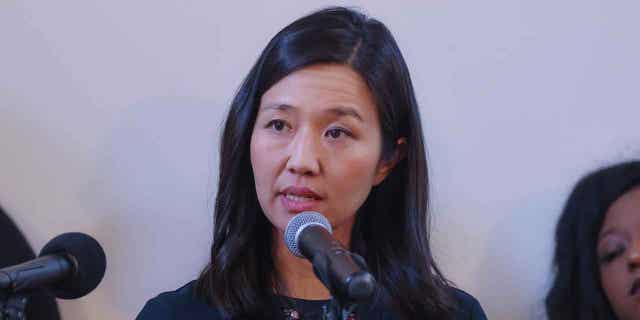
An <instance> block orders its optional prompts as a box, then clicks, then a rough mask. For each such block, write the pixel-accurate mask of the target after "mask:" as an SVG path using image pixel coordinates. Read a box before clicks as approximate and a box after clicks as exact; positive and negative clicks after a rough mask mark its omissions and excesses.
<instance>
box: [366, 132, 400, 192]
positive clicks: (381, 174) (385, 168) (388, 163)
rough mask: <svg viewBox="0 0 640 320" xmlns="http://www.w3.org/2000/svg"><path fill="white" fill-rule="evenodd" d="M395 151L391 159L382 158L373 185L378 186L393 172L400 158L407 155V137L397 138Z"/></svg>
mask: <svg viewBox="0 0 640 320" xmlns="http://www.w3.org/2000/svg"><path fill="white" fill-rule="evenodd" d="M394 149H395V150H394V151H393V156H392V157H391V158H390V159H382V160H380V163H379V164H378V169H377V171H376V176H375V177H374V179H373V185H374V186H377V185H379V184H380V183H382V181H384V179H385V178H386V177H387V176H388V175H389V173H391V170H393V168H395V166H396V164H398V162H400V160H402V159H404V157H406V155H407V139H406V138H404V137H403V138H399V139H398V140H396V146H395V148H394Z"/></svg>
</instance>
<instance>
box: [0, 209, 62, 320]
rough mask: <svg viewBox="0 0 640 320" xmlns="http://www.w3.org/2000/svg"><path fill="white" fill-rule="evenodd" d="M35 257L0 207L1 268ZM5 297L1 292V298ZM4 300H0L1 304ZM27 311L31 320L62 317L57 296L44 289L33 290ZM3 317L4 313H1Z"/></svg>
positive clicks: (57, 319) (56, 319) (25, 240)
mask: <svg viewBox="0 0 640 320" xmlns="http://www.w3.org/2000/svg"><path fill="white" fill-rule="evenodd" d="M35 257H36V256H35V253H34V252H33V249H32V248H31V246H30V245H29V243H28V242H27V239H25V237H24V235H23V234H22V232H20V229H18V227H17V226H16V225H15V223H13V221H12V220H11V219H10V218H9V216H8V215H7V214H6V213H5V212H4V210H2V207H0V269H2V268H5V267H9V266H13V265H17V264H20V263H23V262H26V261H29V260H32V259H35ZM5 298H6V297H4V296H3V294H2V292H0V300H4V299H5ZM3 302H4V301H0V304H1V303H3ZM25 313H26V318H27V319H29V320H45V319H46V320H59V319H60V313H59V312H58V304H57V303H56V300H55V298H54V297H53V296H51V295H49V294H47V293H45V292H44V291H36V292H31V294H30V295H29V301H28V303H27V306H26V309H25ZM1 318H2V315H0V319H1Z"/></svg>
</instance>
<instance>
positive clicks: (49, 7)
mask: <svg viewBox="0 0 640 320" xmlns="http://www.w3.org/2000/svg"><path fill="white" fill-rule="evenodd" d="M332 3H333V4H344V3H343V2H332ZM332 3H330V2H327V1H305V2H298V1H286V2H274V1H264V2H261V3H256V2H249V1H232V2H226V1H225V2H218V3H216V2H214V1H149V0H147V1H122V0H120V1H65V2H60V1H29V0H21V1H10V0H5V1H2V3H1V4H0V152H1V154H0V203H1V204H2V206H4V207H5V209H6V210H7V211H8V212H9V213H10V214H11V215H12V216H13V218H14V219H15V220H16V222H17V223H18V225H19V226H20V227H21V228H22V229H23V230H24V232H25V233H26V235H27V237H28V238H29V240H30V241H31V242H32V244H33V245H34V247H35V248H36V249H37V250H39V249H40V248H41V246H42V245H43V244H44V243H45V242H46V241H47V240H49V239H50V238H52V237H53V236H55V235H57V234H59V233H62V232H66V231H72V230H77V231H83V232H87V233H89V234H92V235H94V236H95V237H96V238H97V239H98V240H99V241H100V242H101V243H102V244H103V245H104V247H105V249H106V251H107V255H108V264H109V267H108V271H107V274H106V277H105V279H104V281H103V283H102V284H101V285H100V287H99V288H98V289H97V290H96V291H94V292H93V293H92V294H90V295H89V296H88V297H86V298H83V299H80V300H72V301H63V302H61V306H62V312H63V314H64V316H65V318H66V319H131V318H133V317H134V316H135V314H136V313H137V312H138V311H139V310H140V308H141V307H142V305H143V303H144V302H145V301H146V300H147V299H148V298H151V297H152V296H154V295H156V294H157V293H159V292H160V291H164V290H169V289H173V288H176V287H177V286H179V285H181V284H182V283H184V282H186V281H188V280H190V279H193V278H195V277H196V275H197V274H198V272H199V270H200V269H201V267H202V266H203V265H204V263H205V261H206V258H207V252H208V248H209V243H210V229H211V217H210V216H211V214H210V211H211V207H212V203H213V196H214V195H215V189H216V180H217V161H218V160H217V146H218V135H219V131H220V124H221V122H222V120H223V117H224V114H225V110H226V108H227V105H228V102H229V101H230V99H231V97H232V95H233V93H234V91H235V89H236V88H237V87H238V85H239V83H240V81H241V79H242V78H243V77H244V75H245V74H246V73H247V72H248V70H249V68H250V66H251V65H252V63H253V61H254V60H255V59H256V57H257V56H258V54H259V52H260V51H261V50H262V48H263V46H264V45H266V43H267V41H268V40H269V39H270V37H271V36H273V35H274V34H275V33H276V32H277V31H278V30H279V29H280V28H282V27H284V26H285V25H286V24H288V23H289V22H291V21H292V20H293V19H295V18H297V17H299V16H301V15H303V14H305V13H307V12H309V11H311V10H313V9H316V8H320V7H323V6H325V5H328V4H332ZM347 4H351V5H357V6H360V7H363V8H364V9H365V10H366V11H367V12H368V13H370V14H371V15H373V16H374V17H377V18H379V19H380V20H382V21H383V22H385V23H386V24H387V26H388V27H389V28H390V29H391V30H392V32H393V33H394V34H395V36H396V37H397V40H398V42H399V44H400V47H401V49H402V50H403V52H404V54H405V58H406V60H407V62H408V64H409V66H410V68H411V72H412V76H413V80H414V85H415V87H416V91H417V94H418V100H419V102H420V104H421V111H422V116H423V122H424V128H425V130H426V132H425V134H426V136H427V141H428V147H429V160H430V167H431V173H432V187H433V196H434V197H433V212H434V222H435V223H434V230H435V236H434V247H435V251H436V254H437V257H438V258H439V260H440V263H441V264H442V267H443V269H444V270H445V273H446V274H447V275H448V276H449V277H451V279H452V280H454V281H455V282H456V283H457V284H458V285H459V286H460V287H462V288H464V289H466V290H467V291H469V292H470V293H472V294H474V295H475V296H476V297H477V298H478V299H479V300H480V301H481V302H482V304H483V306H484V308H485V310H486V311H487V313H488V315H489V317H490V318H491V319H537V318H539V317H540V314H541V306H542V305H541V301H542V299H543V296H544V294H545V290H546V288H547V286H548V283H549V270H550V255H551V240H552V232H553V227H554V224H555V221H556V218H557V215H558V213H559V210H560V208H561V206H562V203H563V201H564V199H565V197H566V195H567V193H568V192H569V190H570V188H571V186H572V184H573V183H574V182H575V180H576V179H577V178H578V177H579V176H580V175H582V174H583V173H585V172H586V171H587V170H591V169H593V168H595V167H596V166H599V165H602V164H607V163H610V162H612V161H616V160H618V159H622V158H628V157H631V156H634V155H638V151H640V148H638V146H640V129H639V128H638V119H639V118H640V105H639V102H640V99H639V96H638V94H639V93H638V92H639V90H638V83H640V79H639V77H640V76H639V75H640V62H639V60H638V57H640V42H638V38H637V31H638V30H640V22H639V21H640V20H638V19H637V12H638V11H639V10H640V5H639V3H638V2H637V1H632V0H630V1H613V2H612V1H605V0H600V1H595V0H587V1H585V0H582V1H578V0H570V1H551V0H543V1H524V0H517V1H513V0H512V1H499V0H487V1H435V0H432V1H421V2H415V3H411V2H406V3H405V2H398V1H392V2H389V1H367V2H366V3H364V2H348V3H347Z"/></svg>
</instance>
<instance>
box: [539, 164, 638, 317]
mask: <svg viewBox="0 0 640 320" xmlns="http://www.w3.org/2000/svg"><path fill="white" fill-rule="evenodd" d="M553 264H554V268H555V270H554V271H555V279H554V282H553V285H552V287H551V290H550V291H549V293H548V295H547V297H546V301H545V302H546V308H547V314H548V317H549V320H578V319H580V320H605V319H607V320H612V319H620V320H632V319H636V320H637V319H640V161H632V162H625V163H621V164H617V165H614V166H610V167H606V168H603V169H600V170H597V171H595V172H593V173H591V174H589V175H587V176H586V177H584V178H582V179H581V180H580V181H579V182H578V183H577V185H576V186H575V187H574V189H573V192H572V193H571V195H570V196H569V199H568V200H567V203H566V205H565V207H564V211H563V212H562V215H561V216H560V220H559V222H558V226H557V229H556V235H555V254H554V260H553Z"/></svg>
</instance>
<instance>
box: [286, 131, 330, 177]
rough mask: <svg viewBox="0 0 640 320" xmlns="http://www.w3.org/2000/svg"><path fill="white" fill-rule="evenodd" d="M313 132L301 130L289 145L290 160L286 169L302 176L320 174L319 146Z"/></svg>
mask: <svg viewBox="0 0 640 320" xmlns="http://www.w3.org/2000/svg"><path fill="white" fill-rule="evenodd" d="M317 144H318V143H317V141H316V139H314V137H313V133H312V130H310V129H301V130H299V131H298V133H297V134H296V136H295V137H294V139H293V140H292V141H291V144H290V145H289V159H288V160H287V166H286V169H287V171H289V172H290V173H293V174H295V175H301V176H315V175H318V174H319V173H320V169H321V167H320V161H319V154H318V151H319V150H318V149H319V148H318V145H317Z"/></svg>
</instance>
